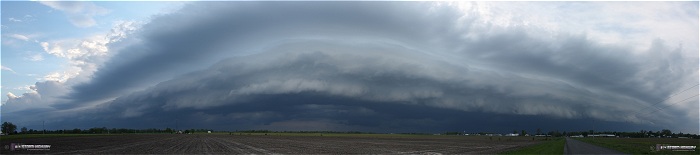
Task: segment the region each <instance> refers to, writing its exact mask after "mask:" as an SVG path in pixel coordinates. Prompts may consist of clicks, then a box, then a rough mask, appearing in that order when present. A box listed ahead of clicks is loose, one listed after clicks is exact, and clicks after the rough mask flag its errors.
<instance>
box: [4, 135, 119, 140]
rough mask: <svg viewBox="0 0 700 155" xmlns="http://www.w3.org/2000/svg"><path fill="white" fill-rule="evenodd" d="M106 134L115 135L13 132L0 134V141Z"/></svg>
mask: <svg viewBox="0 0 700 155" xmlns="http://www.w3.org/2000/svg"><path fill="white" fill-rule="evenodd" d="M106 135H117V134H15V135H2V136H0V141H4V140H13V139H24V138H43V137H75V136H106Z"/></svg>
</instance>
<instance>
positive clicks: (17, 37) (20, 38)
mask: <svg viewBox="0 0 700 155" xmlns="http://www.w3.org/2000/svg"><path fill="white" fill-rule="evenodd" d="M10 37H12V38H15V39H19V40H24V41H29V37H27V36H25V35H21V34H12V35H10Z"/></svg>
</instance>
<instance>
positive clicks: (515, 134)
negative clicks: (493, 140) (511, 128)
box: [506, 133, 520, 136]
mask: <svg viewBox="0 0 700 155" xmlns="http://www.w3.org/2000/svg"><path fill="white" fill-rule="evenodd" d="M506 136H520V134H517V133H509V134H506Z"/></svg>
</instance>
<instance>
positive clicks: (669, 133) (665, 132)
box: [661, 129, 673, 136]
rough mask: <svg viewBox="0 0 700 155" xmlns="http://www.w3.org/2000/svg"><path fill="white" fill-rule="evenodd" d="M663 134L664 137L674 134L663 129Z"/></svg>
mask: <svg viewBox="0 0 700 155" xmlns="http://www.w3.org/2000/svg"><path fill="white" fill-rule="evenodd" d="M661 134H662V135H664V136H671V134H673V133H672V132H671V130H669V129H663V130H661Z"/></svg>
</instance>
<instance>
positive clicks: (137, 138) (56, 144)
mask: <svg viewBox="0 0 700 155" xmlns="http://www.w3.org/2000/svg"><path fill="white" fill-rule="evenodd" d="M1 143H2V145H3V146H6V145H9V144H10V143H24V144H48V145H51V148H50V150H48V151H45V150H44V151H42V150H34V151H30V150H22V151H10V150H8V149H7V148H2V152H1V153H2V154H8V153H9V154H14V153H19V154H26V153H41V154H44V153H50V154H368V153H372V154H377V153H379V154H432V153H443V154H489V153H497V152H502V151H506V150H512V149H516V148H519V147H523V146H527V145H532V144H535V143H536V141H532V139H531V138H527V137H491V139H490V138H489V137H481V136H477V137H473V136H320V135H307V136H280V135H273V134H271V135H267V136H265V135H228V134H191V135H176V134H130V135H110V136H80V137H51V138H27V139H13V140H6V141H2V142H1Z"/></svg>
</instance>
